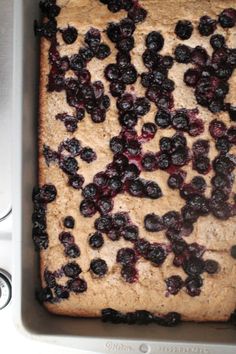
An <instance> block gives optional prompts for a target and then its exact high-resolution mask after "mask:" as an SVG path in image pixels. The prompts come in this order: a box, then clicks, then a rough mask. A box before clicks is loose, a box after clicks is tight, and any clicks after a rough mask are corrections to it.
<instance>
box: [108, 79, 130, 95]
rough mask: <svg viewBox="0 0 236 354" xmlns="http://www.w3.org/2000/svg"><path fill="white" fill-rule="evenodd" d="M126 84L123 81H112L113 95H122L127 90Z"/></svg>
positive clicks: (111, 90)
mask: <svg viewBox="0 0 236 354" xmlns="http://www.w3.org/2000/svg"><path fill="white" fill-rule="evenodd" d="M125 87H126V86H125V84H124V83H123V82H121V81H113V82H111V83H110V92H111V94H112V96H113V97H120V96H121V95H122V94H123V93H124V91H125Z"/></svg>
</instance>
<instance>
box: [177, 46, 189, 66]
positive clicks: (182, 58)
mask: <svg viewBox="0 0 236 354" xmlns="http://www.w3.org/2000/svg"><path fill="white" fill-rule="evenodd" d="M174 55H175V60H176V61H177V62H178V63H184V64H187V63H190V61H191V48H190V47H188V46H186V45H184V44H179V45H177V47H176V48H175V52H174Z"/></svg>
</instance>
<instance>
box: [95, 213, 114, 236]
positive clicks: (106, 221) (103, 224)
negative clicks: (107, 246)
mask: <svg viewBox="0 0 236 354" xmlns="http://www.w3.org/2000/svg"><path fill="white" fill-rule="evenodd" d="M95 229H96V230H98V231H100V232H105V233H107V232H108V231H110V230H111V229H112V218H111V216H110V215H104V216H101V217H100V218H98V219H96V220H95Z"/></svg>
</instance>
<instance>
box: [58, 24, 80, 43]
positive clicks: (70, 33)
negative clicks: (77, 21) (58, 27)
mask: <svg viewBox="0 0 236 354" xmlns="http://www.w3.org/2000/svg"><path fill="white" fill-rule="evenodd" d="M61 32H62V38H63V40H64V42H65V43H66V44H72V43H74V42H75V41H76V39H77V37H78V31H77V29H76V28H75V27H72V26H68V27H67V28H65V29H63V30H62V31H61Z"/></svg>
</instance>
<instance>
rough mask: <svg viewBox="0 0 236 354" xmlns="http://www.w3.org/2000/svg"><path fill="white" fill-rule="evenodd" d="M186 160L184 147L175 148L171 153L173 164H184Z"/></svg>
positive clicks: (186, 154)
mask: <svg viewBox="0 0 236 354" xmlns="http://www.w3.org/2000/svg"><path fill="white" fill-rule="evenodd" d="M187 161H188V151H187V150H186V149H184V148H181V147H180V148H177V149H176V150H175V151H174V152H173V153H172V154H171V163H172V164H173V165H174V166H184V165H185V164H186V163H187Z"/></svg>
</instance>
